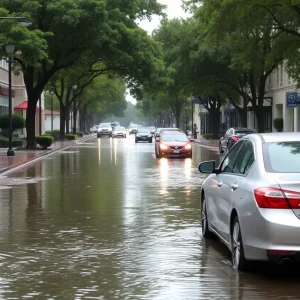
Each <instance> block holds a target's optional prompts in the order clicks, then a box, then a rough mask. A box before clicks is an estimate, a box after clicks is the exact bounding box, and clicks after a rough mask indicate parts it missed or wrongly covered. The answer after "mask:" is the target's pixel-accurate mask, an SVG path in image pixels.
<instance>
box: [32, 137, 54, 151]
mask: <svg viewBox="0 0 300 300" xmlns="http://www.w3.org/2000/svg"><path fill="white" fill-rule="evenodd" d="M35 142H36V143H37V144H38V145H39V146H40V147H41V148H42V149H47V148H48V147H50V146H51V145H52V143H53V142H54V138H53V137H52V136H49V135H48V136H47V135H41V136H36V137H35Z"/></svg>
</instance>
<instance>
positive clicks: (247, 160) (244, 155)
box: [233, 141, 254, 174]
mask: <svg viewBox="0 0 300 300" xmlns="http://www.w3.org/2000/svg"><path fill="white" fill-rule="evenodd" d="M253 162H254V149H253V146H252V144H251V142H249V141H245V143H244V145H243V147H242V148H241V151H240V152H239V154H238V157H237V159H236V161H235V164H234V167H233V172H234V173H237V174H246V173H247V171H248V170H249V168H250V167H251V166H252V164H253Z"/></svg>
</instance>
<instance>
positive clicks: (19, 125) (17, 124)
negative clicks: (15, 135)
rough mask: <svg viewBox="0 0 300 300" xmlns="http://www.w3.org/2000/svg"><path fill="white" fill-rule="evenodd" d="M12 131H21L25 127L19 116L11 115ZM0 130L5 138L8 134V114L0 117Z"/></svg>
mask: <svg viewBox="0 0 300 300" xmlns="http://www.w3.org/2000/svg"><path fill="white" fill-rule="evenodd" d="M11 121H12V131H13V132H14V131H15V130H17V129H23V128H24V127H25V120H24V118H23V117H21V116H20V115H16V114H12V116H11ZM0 128H1V129H2V133H3V134H4V135H5V136H7V135H8V134H7V132H8V114H4V115H1V116H0Z"/></svg>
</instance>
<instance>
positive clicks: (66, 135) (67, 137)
mask: <svg viewBox="0 0 300 300" xmlns="http://www.w3.org/2000/svg"><path fill="white" fill-rule="evenodd" d="M65 138H66V139H67V140H69V141H74V140H76V139H77V138H78V136H77V134H65Z"/></svg>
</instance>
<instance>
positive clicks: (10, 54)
mask: <svg viewBox="0 0 300 300" xmlns="http://www.w3.org/2000/svg"><path fill="white" fill-rule="evenodd" d="M5 50H6V53H7V56H8V150H7V156H14V155H15V152H14V150H13V149H12V87H11V83H12V82H11V64H12V58H13V55H14V52H15V45H13V44H9V45H6V46H5Z"/></svg>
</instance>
